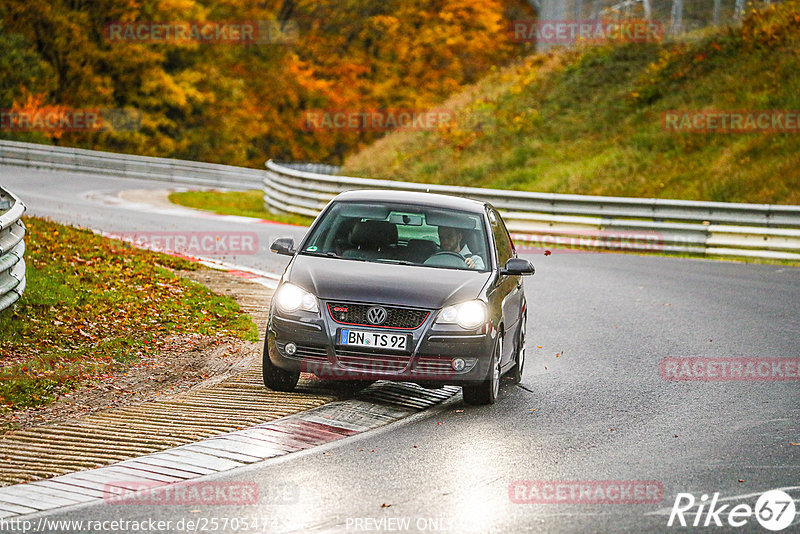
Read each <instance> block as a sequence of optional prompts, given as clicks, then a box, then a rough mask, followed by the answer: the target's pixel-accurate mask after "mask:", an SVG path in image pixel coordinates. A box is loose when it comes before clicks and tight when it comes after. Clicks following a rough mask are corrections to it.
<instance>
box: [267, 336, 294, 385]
mask: <svg viewBox="0 0 800 534" xmlns="http://www.w3.org/2000/svg"><path fill="white" fill-rule="evenodd" d="M261 374H262V376H263V377H264V385H265V386H267V387H268V388H269V389H271V390H272V391H286V392H289V391H294V388H295V386H297V381H298V380H300V371H296V372H291V371H287V370H285V369H281V368H280V367H278V366H277V365H275V364H274V363H272V360H270V359H269V348H268V346H267V343H266V342H265V343H264V356H263V358H262V360H261Z"/></svg>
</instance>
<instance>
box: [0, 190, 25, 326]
mask: <svg viewBox="0 0 800 534" xmlns="http://www.w3.org/2000/svg"><path fill="white" fill-rule="evenodd" d="M23 213H25V204H23V203H22V201H21V200H20V199H18V198H17V197H16V196H15V195H14V194H13V193H11V192H9V191H6V190H4V189H2V188H0V311H3V310H5V309H6V308H8V307H9V306H11V305H12V304H14V303H15V302H16V301H17V300H18V299H19V298H20V297H21V296H22V292H23V291H25V282H26V279H25V259H24V254H25V241H24V240H23V237H25V224H23V222H22V221H21V220H20V217H22V214H23Z"/></svg>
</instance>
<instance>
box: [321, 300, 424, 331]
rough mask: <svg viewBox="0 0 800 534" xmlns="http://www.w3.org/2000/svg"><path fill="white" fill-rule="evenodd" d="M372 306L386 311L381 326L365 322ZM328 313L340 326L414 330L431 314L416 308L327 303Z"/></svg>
mask: <svg viewBox="0 0 800 534" xmlns="http://www.w3.org/2000/svg"><path fill="white" fill-rule="evenodd" d="M374 306H380V307H381V308H383V309H385V310H386V320H385V321H384V322H383V323H382V324H379V325H375V324H372V323H370V322H369V321H367V311H368V310H369V309H370V308H372V307H374ZM328 313H329V314H330V316H331V319H333V320H334V321H336V322H337V323H341V324H347V325H356V326H372V327H380V328H398V329H402V330H414V329H415V328H419V327H420V326H422V323H424V322H425V319H427V318H428V315H430V313H431V312H430V311H429V310H420V309H416V308H403V307H398V306H381V305H378V304H350V303H346V302H329V303H328Z"/></svg>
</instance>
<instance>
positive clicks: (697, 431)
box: [0, 167, 800, 533]
mask: <svg viewBox="0 0 800 534" xmlns="http://www.w3.org/2000/svg"><path fill="white" fill-rule="evenodd" d="M0 183H2V184H3V186H7V187H8V188H9V189H10V190H11V191H13V192H15V193H16V194H17V195H19V196H20V197H21V198H22V199H23V201H24V202H25V203H26V204H27V206H28V215H38V216H45V217H49V218H52V219H54V220H56V221H59V222H64V223H70V224H76V225H80V226H86V227H91V228H95V229H102V230H105V231H109V232H145V231H173V230H174V231H212V230H213V231H221V230H225V231H247V232H256V233H257V235H258V238H259V252H258V253H257V254H249V255H239V256H235V257H226V258H223V259H225V260H226V261H230V262H232V263H237V264H241V265H245V266H248V267H252V268H256V269H261V270H265V271H270V272H273V273H276V274H280V273H281V271H282V269H283V266H284V265H285V264H286V260H285V258H282V257H279V256H276V255H274V254H270V253H269V252H268V249H269V244H270V243H271V241H272V240H273V239H274V238H277V237H281V236H292V237H295V238H296V239H297V238H299V237H301V236H302V234H303V232H304V229H303V228H299V227H292V226H287V225H278V224H248V223H244V222H240V221H237V220H236V219H235V218H230V219H229V218H224V217H216V218H202V217H191V216H186V215H183V214H178V213H177V212H176V213H175V214H171V213H156V212H138V211H135V210H132V209H128V208H127V207H125V206H124V205H115V204H112V203H108V202H105V201H103V198H106V197H105V196H104V195H111V196H113V195H116V193H117V192H119V191H123V190H129V189H147V188H157V189H164V188H167V187H169V184H162V183H157V182H152V181H138V180H129V179H113V178H106V177H98V176H94V175H82V174H72V173H53V172H49V171H36V170H32V169H21V168H14V167H0ZM525 257H527V258H529V259H531V261H532V262H533V263H534V265H535V267H536V275H535V276H534V277H532V278H528V279H527V280H526V291H527V299H528V304H529V315H528V329H529V330H528V333H527V355H528V359H527V364H526V375H525V378H524V380H523V383H522V384H521V386H519V387H517V386H512V385H509V384H506V385H505V386H504V387H503V389H502V391H501V398H500V400H499V401H498V403H497V404H495V405H493V406H488V407H477V408H476V407H469V406H465V405H464V404H463V403H462V402H461V399H460V395H459V396H456V397H455V398H453V399H452V400H450V401H448V402H447V403H445V404H444V405H443V406H440V407H437V408H434V409H432V410H429V411H427V412H423V413H422V414H420V415H418V416H414V417H411V418H409V419H406V420H404V421H402V422H400V423H396V424H393V425H389V426H387V427H383V428H380V429H378V430H374V431H370V432H367V433H364V434H361V435H358V436H356V437H353V438H347V439H343V440H341V441H338V442H334V443H331V444H329V445H324V446H321V447H317V448H313V449H310V450H308V451H304V452H300V453H295V454H289V455H286V456H283V457H280V458H276V459H274V460H267V461H264V462H260V463H257V464H253V465H251V466H248V467H247V468H242V469H236V470H233V471H229V472H226V473H222V474H219V475H214V476H212V477H210V478H209V479H208V480H212V481H217V482H219V481H226V482H245V483H253V482H254V483H256V484H258V487H259V495H260V498H259V502H258V504H255V505H237V506H231V505H218V506H202V507H200V506H174V505H161V506H159V505H112V504H107V503H103V502H99V503H95V504H90V505H84V506H76V507H73V508H68V509H61V510H59V511H56V512H53V513H49V514H40V515H39V516H31V518H32V519H30V520H31V521H33V523H34V525H36V524H37V521H39V520H40V519H42V518H44V519H46V520H47V523H45V524H46V526H47V527H48V531H51V532H73V531H80V530H79V529H77V528H75V526H74V525H73V526H72V527H67V528H59V527H58V525H55V524H54V523H51V522H50V521H56V520H87V519H91V520H97V521H114V520H122V521H124V520H133V521H151V520H152V521H171V522H172V523H170V525H169V527H170V529H169V531H171V532H184V531H190V530H191V531H206V532H366V531H373V532H375V531H379V532H380V531H382V532H388V531H395V532H397V531H410V532H454V533H460V532H509V533H512V532H513V533H516V532H668V531H671V530H676V531H678V530H680V531H689V530H691V531H693V532H702V531H711V532H722V531H725V532H731V531H735V532H768V531H767V530H765V529H764V528H762V527H761V525H760V524H759V522H758V521H757V520H756V518H755V517H749V518H745V519H746V520H747V522H746V523H745V524H744V526H742V527H739V528H734V527H732V526H730V525H729V524H728V523H727V522H726V521H727V519H728V518H727V511H730V509H731V508H732V506H734V505H737V504H747V505H749V506H751V507H752V506H753V505H754V504H755V502H756V499H757V497H758V494H759V493H762V492H764V491H767V490H772V489H778V488H784V491H785V492H786V493H788V494H789V495H790V496H791V497H792V498H793V499H794V501H795V504H796V505H797V508H798V515H797V517H796V518H795V520H794V522H793V524H792V525H791V526H790V527H788V528H786V529H785V530H784V532H791V531H794V532H797V531H798V530H800V529H799V528H798V525H800V503H798V499H799V498H800V445H798V444H800V382H798V380H797V378H796V377H797V368H796V367H794V379H788V380H738V381H702V380H682V381H677V380H668V379H665V378H662V376H661V374H660V366H661V364H662V360H664V359H665V358H681V357H694V358H720V359H724V358H762V359H765V358H766V359H769V358H771V359H775V358H784V359H787V358H790V359H793V360H794V361H795V362H796V361H797V360H798V359H800V269H797V268H791V267H783V266H771V265H750V264H742V263H734V262H725V261H705V260H693V259H680V258H667V257H658V256H637V255H633V254H611V253H607V254H599V253H579V252H575V251H568V252H562V251H558V250H555V251H553V253H552V254H551V255H549V256H544V255H543V254H541V253H537V254H536V255H526V256H525ZM263 326H264V325H260V327H261V328H263ZM539 346H541V348H538V347H539ZM773 363H774V362H773ZM787 369H788V367H787ZM787 374H789V372H788V371H787ZM786 378H790V377H788V376H787V377H786ZM524 481H529V482H527V483H526V482H524ZM548 481H549V482H548ZM559 481H560V482H561V484H557V482H559ZM598 481H613V484H612V485H616V486H617V487H626V486H627V487H633V486H635V485H636V484H637V482H636V481H642V482H648V483H649V484H650V485H651V486H656V487H658V488H659V491H663V498H660V502H653V501H652V499H651V500H650V501H649V502H635V503H628V504H621V503H619V502H614V501H615V499H617V498H615V497H613V495H612V491H611V490H610V489H609V484H608V483H605V485H603V484H602V483H600V482H598ZM581 484H582V485H583V486H585V487H588V488H595V489H596V488H603V489H604V490H605V492H606V493H605V494H607V495H606V498H605V500H601V502H586V501H587V499H584V498H582V497H581V493H580V491H578V494H577V497H576V496H575V493H574V491H573V490H574V488H576V487H579V486H580V485H581ZM531 488H533V489H536V488H538V489H539V490H540V491H541V493H538V494H537V495H540V496H542V497H544V496H545V495H549V497H550V498H551V500H552V501H555V502H551V503H541V502H525V501H533V500H535V499H534V498H533V496H532V495H533V493H532V491H531ZM548 488H549V489H548ZM554 488H558V489H557V490H556V489H554ZM570 488H572V490H571V489H570ZM551 490H552V491H551ZM571 491H573V493H570V492H571ZM592 491H594V489H593V490H592ZM547 492H549V493H547ZM679 493H690V494H692V495H693V496H694V497H695V498H696V499H697V501H698V504H699V503H700V499H701V495H703V494H707V495H708V496H711V495H713V494H714V493H719V500H720V503H723V502H724V503H727V504H730V505H731V506H729V507H728V508H727V510H726V511H725V512H724V513H722V514H721V515H720V519H721V521H723V522H724V525H725V526H724V528H719V527H714V526H713V524H714V522H713V519H711V525H712V526H708V527H705V528H703V527H702V526H699V527H694V528H683V529H679V528H677V526H672V527H668V526H667V522H668V520H669V517H670V510H671V508H672V506H673V503H674V502H675V500H676V495H678V494H679ZM659 497H661V496H659ZM723 499H725V500H724V501H723ZM709 500H710V498H709ZM707 508H708V505H707V504H706V509H707ZM696 511H697V507H694V508H692V509H690V510H688V511H687V512H686V513H685V517H686V520H687V521H689V522H691V521H694V520H695V513H694V512H696ZM700 519H701V521H700V524H701V525H702V523H703V522H704V521H705V520H706V516H705V515H702V516H701V518H700ZM214 520H215V522H214ZM181 521H183V523H181ZM190 522H194V523H190ZM38 524H39V525H40V526H41V525H42V523H38ZM214 525H216V527H214ZM189 526H193V527H194V528H189ZM204 527H205V528H204ZM85 531H87V532H88V531H89V530H88V529H87V530H85Z"/></svg>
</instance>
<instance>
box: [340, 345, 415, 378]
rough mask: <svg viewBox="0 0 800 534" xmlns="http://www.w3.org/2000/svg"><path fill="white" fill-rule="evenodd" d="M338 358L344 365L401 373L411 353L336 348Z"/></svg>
mask: <svg viewBox="0 0 800 534" xmlns="http://www.w3.org/2000/svg"><path fill="white" fill-rule="evenodd" d="M336 359H337V360H339V364H340V365H342V367H347V368H349V369H353V370H357V371H365V372H369V373H399V372H400V371H403V370H404V369H405V368H406V367H407V366H408V362H409V361H410V360H411V356H409V355H399V354H381V353H377V352H376V353H372V352H363V351H357V350H347V349H339V348H337V349H336Z"/></svg>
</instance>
